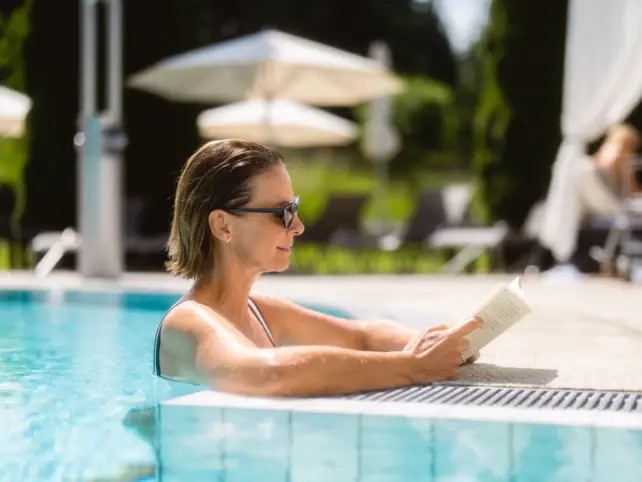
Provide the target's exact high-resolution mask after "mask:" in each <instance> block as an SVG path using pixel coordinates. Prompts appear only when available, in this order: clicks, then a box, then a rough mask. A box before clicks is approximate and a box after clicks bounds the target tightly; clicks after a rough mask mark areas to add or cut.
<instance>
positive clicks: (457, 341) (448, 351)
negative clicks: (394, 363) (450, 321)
mask: <svg viewBox="0 0 642 482" xmlns="http://www.w3.org/2000/svg"><path fill="white" fill-rule="evenodd" d="M482 326H483V323H482V320H481V319H479V318H470V319H468V320H466V321H465V322H464V323H462V324H460V325H457V326H454V327H449V326H447V325H438V326H432V327H430V328H428V329H426V330H425V331H424V332H423V333H421V334H420V335H419V336H416V337H415V338H414V339H413V340H411V341H410V343H408V345H406V347H405V349H404V351H405V352H407V353H410V354H412V355H413V358H414V360H415V364H414V370H413V375H412V377H413V379H414V381H415V382H416V383H431V382H435V381H441V380H447V379H451V378H454V377H456V376H457V373H458V371H459V367H460V366H461V365H462V359H461V355H462V353H463V352H464V351H466V350H467V349H468V340H467V339H466V338H465V336H466V335H468V334H469V333H471V332H473V331H474V330H476V329H478V328H481V327H482ZM478 358H479V353H476V354H474V355H473V356H471V357H470V358H468V359H467V360H466V361H465V362H464V363H473V362H475V361H476V360H477V359H478Z"/></svg>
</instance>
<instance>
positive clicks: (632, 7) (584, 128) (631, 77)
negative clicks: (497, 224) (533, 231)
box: [539, 0, 642, 262]
mask: <svg viewBox="0 0 642 482" xmlns="http://www.w3.org/2000/svg"><path fill="white" fill-rule="evenodd" d="M565 56H566V58H565V65H564V90H563V107H562V119H561V120H562V134H563V141H562V144H561V146H560V148H559V151H558V153H557V158H556V160H555V164H554V165H553V172H552V178H551V184H550V186H549V191H548V196H547V199H546V203H545V205H544V211H543V216H542V220H541V225H540V229H539V239H540V242H541V243H542V245H544V246H546V247H548V248H549V249H550V250H551V251H552V252H553V255H554V256H555V258H556V259H557V260H558V261H560V262H566V261H568V259H569V258H570V257H571V255H572V254H573V251H574V250H575V245H576V240H577V233H578V230H579V227H580V223H581V216H582V211H581V206H580V198H579V189H578V184H577V181H578V175H579V171H580V169H579V162H580V161H581V159H582V156H584V155H585V148H586V144H587V143H588V142H591V141H593V140H595V139H597V138H598V137H599V136H601V135H602V134H603V133H604V132H605V131H606V130H607V128H608V127H609V126H610V125H611V124H614V123H617V122H620V121H622V119H624V118H625V117H626V116H627V115H628V114H629V112H630V111H631V110H632V109H633V108H634V107H635V105H636V104H637V103H638V101H639V99H640V97H641V95H642V0H569V11H568V30H567V40H566V51H565Z"/></svg>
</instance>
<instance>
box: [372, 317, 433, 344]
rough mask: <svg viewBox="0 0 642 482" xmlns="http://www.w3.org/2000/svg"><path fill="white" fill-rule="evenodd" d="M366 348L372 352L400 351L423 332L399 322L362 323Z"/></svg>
mask: <svg viewBox="0 0 642 482" xmlns="http://www.w3.org/2000/svg"><path fill="white" fill-rule="evenodd" d="M362 327H363V333H364V348H365V349H366V350H370V351H399V350H403V349H404V347H405V346H406V345H407V344H408V343H410V341H411V340H412V339H413V338H415V337H416V336H418V335H419V334H420V333H421V331H420V330H419V329H417V328H413V327H410V326H408V325H405V324H403V323H400V322H397V321H389V320H378V321H365V322H362Z"/></svg>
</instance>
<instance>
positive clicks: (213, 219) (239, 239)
mask: <svg viewBox="0 0 642 482" xmlns="http://www.w3.org/2000/svg"><path fill="white" fill-rule="evenodd" d="M298 203H299V198H298V197H297V196H295V195H294V193H293V191H292V185H291V182H290V177H289V176H288V172H287V170H286V168H285V165H284V161H283V158H282V157H281V155H280V154H279V153H278V152H276V151H274V150H271V149H269V148H267V147H265V146H262V145H259V144H255V143H252V142H246V141H240V140H221V141H213V142H209V143H207V144H205V145H204V146H202V147H201V148H200V149H198V150H197V151H196V152H195V153H194V154H193V155H192V156H191V158H190V159H189V160H188V161H187V163H186V165H185V167H184V169H183V171H182V173H181V175H180V179H179V181H178V186H177V190H176V197H175V201H174V213H173V220H172V226H171V233H170V237H169V242H168V251H169V262H168V264H167V267H168V270H169V271H170V272H171V273H173V274H175V275H178V276H182V277H185V278H188V279H194V280H195V281H194V284H193V286H192V287H191V289H190V290H189V291H188V292H187V293H186V294H185V295H184V296H183V297H182V298H181V299H180V300H179V302H178V303H177V304H175V305H174V306H173V307H172V308H171V309H170V310H169V312H168V313H167V314H166V316H165V317H164V319H163V320H162V321H161V324H160V326H159V328H158V332H157V336H156V344H155V367H154V370H155V373H156V375H158V376H160V377H163V378H167V379H170V380H174V381H182V382H187V383H192V384H198V385H207V386H209V387H211V388H213V389H215V390H220V391H227V392H233V393H238V394H246V395H266V396H268V395H269V396H288V395H292V396H306V395H324V394H325V395H330V394H340V393H346V392H356V391H364V390H376V389H385V388H391V387H398V386H403V385H409V384H420V383H430V382H435V381H439V380H444V379H449V378H452V377H454V376H456V374H457V370H458V367H459V365H461V361H462V360H461V353H462V352H463V351H464V350H466V348H467V345H468V343H467V340H466V339H465V338H464V337H465V336H466V335H467V334H468V333H470V332H471V331H473V330H474V329H476V328H479V327H481V321H480V320H478V319H470V320H467V321H466V322H464V323H463V324H461V325H459V326H457V327H453V328H449V327H447V326H438V327H433V328H430V329H428V330H426V331H425V332H422V333H420V332H416V331H413V330H411V329H409V328H407V327H406V326H404V325H401V324H396V323H392V322H371V323H367V322H358V321H351V320H344V319H340V318H335V317H333V316H329V315H325V314H322V313H317V312H315V311H310V310H307V309H304V308H302V307H300V306H298V305H296V304H294V303H290V302H288V301H284V300H281V299H274V298H268V297H262V296H252V297H250V292H251V290H252V285H253V284H254V282H255V281H256V279H257V278H258V277H259V276H260V275H261V274H262V273H265V272H274V271H277V272H278V271H284V270H285V269H287V267H288V264H289V258H290V252H291V250H292V245H293V243H294V239H295V238H296V236H298V235H300V234H301V233H303V229H304V228H303V224H302V223H301V220H300V219H299V217H298V215H297V209H298V205H299V204H298ZM476 358H477V355H476V356H474V357H472V359H470V360H468V361H470V362H472V361H474V360H475V359H476Z"/></svg>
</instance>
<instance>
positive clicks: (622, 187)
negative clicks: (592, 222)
mask: <svg viewBox="0 0 642 482" xmlns="http://www.w3.org/2000/svg"><path fill="white" fill-rule="evenodd" d="M639 146H640V136H639V133H638V132H637V130H636V129H635V128H634V127H633V126H631V125H630V124H615V125H613V126H611V127H610V128H609V130H608V132H607V135H606V137H605V139H604V142H603V143H602V144H601V145H600V147H599V149H598V150H597V152H596V153H595V154H594V155H593V156H586V157H585V158H584V159H583V162H582V163H581V164H580V177H579V186H580V197H581V202H582V207H583V210H584V215H586V216H589V215H594V216H601V217H606V218H613V217H615V216H617V215H618V213H619V211H620V200H621V198H622V196H623V195H626V193H627V192H628V193H639V192H640V191H641V190H642V189H641V187H640V179H639V178H640V172H639V170H636V169H631V168H630V166H629V162H630V160H631V158H632V156H634V155H635V153H636V151H637V149H638V148H639Z"/></svg>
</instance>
